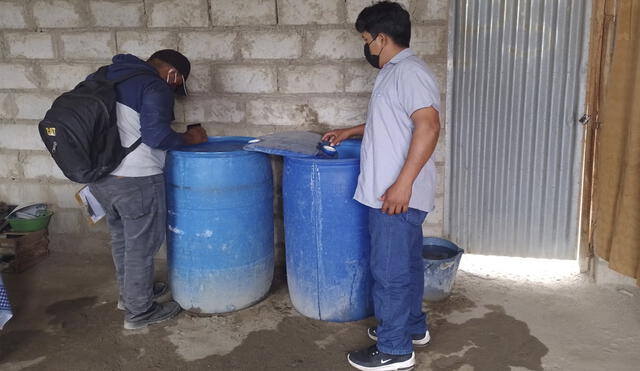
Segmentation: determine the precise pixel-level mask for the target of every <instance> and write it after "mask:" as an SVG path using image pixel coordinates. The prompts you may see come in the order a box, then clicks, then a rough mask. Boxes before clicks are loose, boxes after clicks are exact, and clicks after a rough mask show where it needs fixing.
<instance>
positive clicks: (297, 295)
mask: <svg viewBox="0 0 640 371" xmlns="http://www.w3.org/2000/svg"><path fill="white" fill-rule="evenodd" d="M337 150H338V154H337V156H336V158H334V159H320V158H311V157H308V158H300V157H299V158H294V157H285V159H284V168H283V180H282V183H283V185H282V187H283V188H282V193H283V203H284V229H285V250H286V263H287V282H288V285H289V294H290V296H291V301H292V303H293V305H294V307H295V308H296V309H297V310H298V312H300V313H301V314H303V315H305V316H307V317H310V318H315V319H320V320H327V321H335V322H345V321H356V320H360V319H363V318H366V317H369V316H370V315H372V313H373V305H372V302H371V282H372V279H371V274H370V271H369V250H370V247H369V232H368V210H367V208H366V207H365V206H363V205H361V204H359V203H358V202H357V201H355V200H354V199H353V194H354V192H355V189H356V185H357V181H358V174H359V172H360V159H359V158H360V141H355V140H349V141H345V142H343V143H342V144H341V145H340V146H338V147H337Z"/></svg>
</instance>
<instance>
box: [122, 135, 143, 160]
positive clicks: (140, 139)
mask: <svg viewBox="0 0 640 371" xmlns="http://www.w3.org/2000/svg"><path fill="white" fill-rule="evenodd" d="M140 143H142V137H140V138H138V140H136V141H135V142H133V144H132V145H130V146H129V147H127V148H125V149H124V153H125V156H126V155H128V154H129V153H131V152H133V151H135V150H136V148H138V146H139V145H140Z"/></svg>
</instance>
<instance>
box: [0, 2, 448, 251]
mask: <svg viewBox="0 0 640 371" xmlns="http://www.w3.org/2000/svg"><path fill="white" fill-rule="evenodd" d="M372 2H373V1H371V0H145V1H141V0H88V1H85V0H0V175H1V178H0V200H4V201H11V202H27V201H46V202H48V203H50V204H51V205H52V206H53V208H54V209H55V210H56V215H55V217H54V218H53V222H52V223H53V224H52V226H51V231H52V232H53V233H73V234H82V235H87V234H88V233H104V232H105V231H106V228H105V226H104V223H101V224H102V225H98V226H96V227H89V226H87V225H86V223H85V222H84V221H83V220H82V217H81V214H80V212H79V210H78V209H77V208H76V206H75V204H74V200H73V194H74V193H75V191H76V190H77V189H78V188H79V185H77V184H73V183H71V182H69V181H66V180H65V178H64V176H63V175H62V173H61V172H60V171H59V170H58V169H57V167H56V166H55V164H54V162H53V161H52V160H51V159H50V157H49V155H48V153H47V152H46V151H45V149H44V146H43V145H42V143H41V141H40V139H39V135H38V132H37V129H36V126H37V123H38V121H39V120H40V119H41V118H42V117H43V115H44V113H45V112H46V110H47V109H48V107H49V106H50V104H51V102H52V101H53V99H54V98H55V97H56V96H57V95H59V94H60V93H62V92H63V91H65V90H67V89H70V88H72V87H73V86H74V85H75V84H76V83H77V82H79V81H80V80H82V79H83V78H84V77H85V76H86V75H87V74H88V73H90V72H92V71H94V70H95V69H96V68H97V67H99V66H101V65H104V64H108V63H109V62H110V59H111V57H112V56H113V55H114V54H117V53H132V54H135V55H137V56H139V57H141V58H147V57H148V56H149V55H150V54H151V53H152V52H153V51H155V50H158V49H163V48H174V49H178V50H180V51H181V52H182V53H184V54H185V55H187V57H189V58H190V59H191V61H192V65H193V68H192V75H191V77H190V79H189V86H190V88H191V92H192V95H191V96H190V97H188V98H185V99H180V100H179V101H178V102H177V105H176V120H177V122H176V124H175V128H176V129H177V130H183V129H184V127H185V125H186V124H188V123H193V122H202V123H203V124H204V126H205V127H206V129H207V130H208V132H209V133H210V134H211V135H248V136H257V135H262V134H267V133H272V132H275V131H286V130H313V131H318V132H323V131H325V130H327V129H329V128H334V127H343V126H349V125H355V124H359V123H361V122H363V120H364V117H365V111H366V107H367V102H368V97H369V93H370V91H371V88H372V86H373V80H374V78H375V75H376V70H375V69H373V68H371V67H370V66H369V65H368V64H367V63H366V62H365V61H364V58H363V55H362V41H361V40H360V38H359V35H358V34H357V32H356V31H355V30H354V27H353V23H354V21H355V18H356V17H357V15H358V13H359V12H360V10H361V9H362V8H363V7H364V6H366V5H369V4H371V3H372ZM400 2H401V3H402V4H403V5H405V7H407V8H408V9H409V11H410V12H411V15H412V22H413V37H412V42H411V46H412V48H413V49H414V50H415V51H416V52H417V53H418V54H419V55H420V56H422V57H423V58H424V59H425V60H426V61H427V62H428V63H429V65H430V66H431V67H432V68H433V70H434V71H435V73H436V75H437V76H438V79H439V82H440V85H441V88H442V101H443V106H444V96H445V95H444V94H445V91H444V88H445V81H446V46H447V16H448V5H447V0H403V1H400ZM442 119H443V123H444V115H443V117H442ZM444 153H445V152H444V130H443V132H442V140H441V143H440V144H439V145H438V148H437V151H436V155H435V156H436V162H437V165H438V171H439V179H440V183H439V186H438V201H437V209H436V211H435V212H434V213H433V215H431V216H430V217H429V218H428V220H427V223H426V224H425V227H424V229H425V232H426V233H428V234H430V235H440V234H441V233H442V215H443V192H444V190H443V177H444V171H443V170H444V161H445V158H444ZM280 166H281V165H280V163H278V162H276V163H275V164H274V167H275V168H276V170H279V168H280ZM278 200H279V198H277V200H276V206H277V207H278V208H279V207H280V202H279V201H278ZM277 224H278V225H279V226H278V227H277V229H281V220H279V221H278V223H277ZM277 236H279V239H280V240H281V233H277Z"/></svg>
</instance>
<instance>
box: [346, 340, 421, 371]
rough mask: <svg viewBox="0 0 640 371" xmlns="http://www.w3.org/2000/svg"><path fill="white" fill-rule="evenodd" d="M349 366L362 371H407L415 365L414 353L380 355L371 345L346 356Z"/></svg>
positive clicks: (376, 348) (375, 347)
mask: <svg viewBox="0 0 640 371" xmlns="http://www.w3.org/2000/svg"><path fill="white" fill-rule="evenodd" d="M347 361H349V364H350V365H351V366H353V367H355V368H357V369H358V370H364V371H408V370H412V369H413V366H415V365H416V356H415V353H413V352H411V353H409V354H402V355H394V354H387V353H382V352H380V351H379V350H378V347H377V346H375V345H372V346H371V347H369V348H367V349H363V350H360V351H357V352H351V353H349V354H348V355H347Z"/></svg>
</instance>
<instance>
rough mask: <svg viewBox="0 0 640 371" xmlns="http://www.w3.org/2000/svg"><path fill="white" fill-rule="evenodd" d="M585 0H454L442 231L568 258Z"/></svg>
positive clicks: (501, 251) (498, 251) (481, 245)
mask: <svg viewBox="0 0 640 371" xmlns="http://www.w3.org/2000/svg"><path fill="white" fill-rule="evenodd" d="M590 9H591V1H585V0H454V1H452V10H451V18H450V22H451V23H450V37H451V40H450V43H449V46H450V52H449V70H450V74H449V75H450V76H451V77H450V79H449V89H448V94H449V96H448V101H449V104H448V107H449V111H448V117H449V120H448V122H449V127H448V130H447V135H448V136H449V137H448V139H449V140H448V143H449V145H450V147H449V155H450V156H449V161H450V162H449V169H448V172H447V178H448V184H449V192H448V196H447V197H448V201H447V202H448V205H449V214H448V215H449V219H448V221H447V224H446V226H445V228H446V229H447V232H448V235H449V237H450V238H451V239H452V240H453V241H455V242H456V243H458V244H459V245H460V246H461V247H463V248H465V249H466V250H467V251H468V252H471V253H477V254H490V255H506V256H524V257H544V258H565V259H575V258H576V254H577V252H576V251H577V250H576V249H577V234H578V231H577V226H578V218H579V214H578V206H579V205H578V203H579V197H578V196H579V191H580V188H579V186H580V173H581V169H580V166H581V162H582V158H581V149H582V131H583V129H582V126H581V125H580V123H579V122H578V120H579V118H580V117H581V116H582V115H583V113H584V112H583V109H584V91H585V87H584V83H585V75H586V58H587V52H586V50H587V44H588V40H586V39H587V37H588V34H589V33H588V28H589V27H588V26H589V25H588V22H589V17H590Z"/></svg>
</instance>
